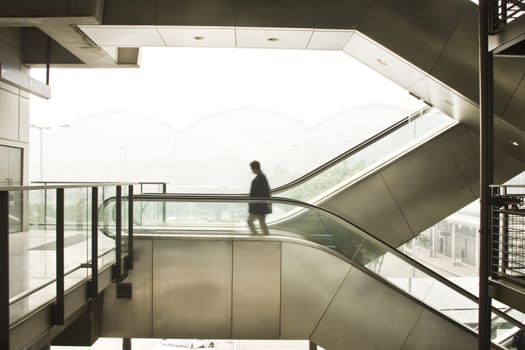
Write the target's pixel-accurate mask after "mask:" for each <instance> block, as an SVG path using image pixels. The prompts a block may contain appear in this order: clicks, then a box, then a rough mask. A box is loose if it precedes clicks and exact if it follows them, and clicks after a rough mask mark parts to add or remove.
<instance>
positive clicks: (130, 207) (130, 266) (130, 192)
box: [126, 185, 133, 270]
mask: <svg viewBox="0 0 525 350" xmlns="http://www.w3.org/2000/svg"><path fill="white" fill-rule="evenodd" d="M126 269H128V270H133V185H129V187H128V258H127V260H126Z"/></svg>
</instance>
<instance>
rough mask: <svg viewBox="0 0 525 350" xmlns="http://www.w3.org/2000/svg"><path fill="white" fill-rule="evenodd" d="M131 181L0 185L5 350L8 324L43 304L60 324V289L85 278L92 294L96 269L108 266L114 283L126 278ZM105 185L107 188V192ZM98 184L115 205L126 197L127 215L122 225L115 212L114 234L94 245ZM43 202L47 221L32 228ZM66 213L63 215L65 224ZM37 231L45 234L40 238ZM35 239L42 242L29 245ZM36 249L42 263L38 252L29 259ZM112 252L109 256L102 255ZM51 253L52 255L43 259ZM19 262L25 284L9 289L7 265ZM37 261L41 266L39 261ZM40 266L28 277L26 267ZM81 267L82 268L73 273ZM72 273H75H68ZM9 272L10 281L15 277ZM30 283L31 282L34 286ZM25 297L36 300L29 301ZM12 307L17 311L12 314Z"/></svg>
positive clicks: (0, 328) (0, 321) (1, 340)
mask: <svg viewBox="0 0 525 350" xmlns="http://www.w3.org/2000/svg"><path fill="white" fill-rule="evenodd" d="M136 185H137V184H135V183H96V184H95V183H85V184H75V185H72V184H67V185H54V186H16V187H0V249H1V251H0V253H1V256H2V257H1V258H0V259H2V260H1V264H0V276H1V277H0V308H1V309H2V310H3V312H2V313H1V316H0V348H1V349H9V345H10V340H9V338H10V328H11V326H12V325H13V324H16V322H18V321H20V320H21V319H23V318H24V317H27V315H29V314H31V313H32V312H33V311H35V310H37V309H40V308H41V307H43V306H44V305H50V306H51V315H50V316H49V320H50V322H51V324H52V325H63V324H64V322H65V319H64V318H65V314H66V313H67V312H66V311H67V310H65V309H66V305H65V294H66V291H67V290H68V289H69V288H72V287H73V286H76V285H78V284H79V283H82V282H85V283H86V285H87V293H86V295H87V297H88V298H96V297H97V295H98V275H99V272H100V271H101V270H100V268H107V267H109V266H111V268H112V279H113V281H114V282H119V281H121V280H122V279H124V278H125V277H126V275H127V270H129V269H131V268H132V267H133V264H132V259H133V221H132V218H133V188H134V186H136ZM110 188H112V189H113V191H109V189H110ZM101 189H107V190H108V191H109V192H114V193H115V197H114V198H115V200H116V201H117V203H118V207H121V204H122V201H123V200H126V201H127V212H126V213H124V215H126V216H127V217H128V218H129V220H128V222H127V223H126V224H125V225H123V224H122V217H123V213H122V211H123V210H117V211H116V212H115V218H114V220H115V222H116V225H115V232H116V235H117V237H118V238H117V239H115V240H114V241H111V242H110V245H108V246H105V247H102V248H101V247H100V245H99V210H98V207H99V205H100V204H101V203H102V202H103V200H104V197H103V196H102V197H101V198H99V194H100V192H101V191H100V190H101ZM123 190H124V191H125V194H124V195H123V194H122V191H123ZM111 195H113V194H111ZM101 201H102V202H101ZM43 207H45V208H48V211H47V212H46V215H47V216H48V217H49V221H50V223H49V224H46V225H45V226H42V224H41V223H38V225H37V226H38V228H37V229H35V228H34V226H33V225H31V217H33V216H35V215H36V216H37V217H39V215H40V214H41V212H42V208H43ZM66 218H68V219H69V222H68V225H66ZM72 218H73V219H72ZM74 218H77V221H76V225H74V222H73V221H74ZM37 221H40V220H37ZM123 228H124V229H123ZM79 232H80V233H79ZM42 235H45V239H44V240H43V241H42V237H43V236H42ZM48 240H49V242H50V243H49V242H48ZM20 242H24V244H20ZM38 242H40V243H45V244H44V245H43V246H42V245H41V246H36V247H35V246H34V245H35V244H38ZM75 244H83V245H84V246H83V247H81V250H82V253H81V254H79V252H80V250H79V249H77V250H75V248H73V246H74V245H75ZM39 250H42V251H43V252H44V253H43V254H42V256H45V262H43V261H42V260H38V259H39V257H37V258H36V260H35V259H33V257H34V256H35V254H36V255H37V254H38V251H39ZM49 250H51V251H52V250H54V254H51V255H49V254H48V251H49ZM101 250H102V252H101ZM88 251H89V252H90V254H89V253H88ZM113 252H114V254H115V255H114V258H110V259H104V257H105V256H107V255H110V254H111V253H113ZM53 255H54V258H51V259H50V260H49V257H50V256H53ZM12 259H13V260H12ZM99 259H103V262H104V266H99ZM48 260H49V261H48ZM20 262H22V264H21V266H25V268H26V270H25V271H23V272H22V273H23V274H26V275H27V276H25V278H24V279H23V280H24V281H26V283H25V284H24V285H21V286H16V288H10V287H15V286H14V285H13V286H10V278H9V276H10V273H12V271H11V270H12V269H11V270H10V265H14V264H16V265H15V266H18V267H20V266H19V265H20V264H19V263H20ZM42 264H44V265H45V266H41V265H42ZM109 264H112V265H109ZM48 265H49V269H48ZM15 266H13V267H15ZM42 269H44V270H46V271H47V270H50V271H47V272H45V273H44V275H38V276H33V277H35V278H36V279H35V281H32V280H31V279H32V277H31V275H30V272H31V270H39V271H40V270H42ZM82 270H83V271H84V272H81V273H80V274H79V273H78V272H79V271H82ZM17 273H20V272H17ZM77 274H78V276H77ZM72 275H75V276H74V277H73V278H72ZM11 277H12V278H11V280H12V281H15V280H20V279H19V278H18V279H15V278H13V276H11ZM66 277H67V278H68V279H69V280H68V281H66ZM31 282H36V285H35V284H32V283H31ZM72 283H73V284H72ZM53 285H54V286H53ZM53 289H54V291H53ZM31 298H34V299H33V300H36V299H38V301H34V302H30V299H31ZM24 305H25V306H24ZM12 309H13V310H15V309H16V310H17V312H16V313H15V314H13V315H12V314H11V310H12Z"/></svg>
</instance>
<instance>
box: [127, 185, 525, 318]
mask: <svg viewBox="0 0 525 350" xmlns="http://www.w3.org/2000/svg"><path fill="white" fill-rule="evenodd" d="M142 198H144V199H147V200H148V201H166V200H170V201H180V202H184V201H192V202H217V200H218V199H220V201H223V202H243V203H247V202H248V203H252V202H261V201H271V202H272V203H282V204H288V205H295V206H299V207H303V208H307V209H311V210H313V211H317V212H322V213H325V214H328V215H329V216H332V217H334V218H336V219H337V220H339V221H340V222H341V223H343V224H345V225H350V226H352V227H355V228H357V229H358V231H360V232H359V234H360V235H361V236H362V237H363V238H366V239H369V240H371V241H372V242H374V243H376V244H378V245H379V246H380V247H381V248H383V249H385V251H387V252H388V253H390V254H392V255H394V256H396V257H397V258H399V259H401V260H403V261H405V262H406V263H408V264H410V265H412V266H415V267H416V268H418V269H420V270H421V271H422V272H424V273H426V274H427V275H429V276H431V277H432V278H434V279H436V280H437V281H439V282H440V283H443V284H444V285H446V286H447V287H449V288H451V289H453V290H454V291H456V292H457V293H459V294H461V295H462V296H464V297H466V298H468V299H470V300H471V301H473V302H475V303H477V304H478V305H479V298H478V297H477V296H475V295H474V294H472V293H470V292H468V291H467V290H465V289H463V288H461V287H460V286H458V285H457V284H455V283H454V282H451V281H450V280H448V279H446V278H445V277H443V276H441V275H440V274H438V273H436V272H435V271H433V270H432V269H430V268H428V267H426V266H425V265H423V264H421V263H420V262H418V261H416V260H414V259H413V258H411V257H409V256H408V255H405V254H403V253H401V252H400V251H399V250H397V249H396V248H394V247H392V246H391V245H390V244H388V243H386V242H385V241H383V240H381V239H379V238H377V237H374V236H373V235H369V234H368V233H366V231H365V230H363V229H362V228H361V227H359V226H357V225H355V224H353V223H351V222H349V221H348V220H346V219H345V218H344V217H342V216H340V215H338V214H336V213H334V212H332V211H330V210H328V209H326V208H321V207H318V206H315V205H312V204H309V203H305V202H301V201H299V200H296V199H289V198H282V197H269V198H253V197H246V196H236V195H221V194H215V195H202V194H174V193H167V194H143V195H136V196H134V200H135V201H140V200H141V199H142ZM492 312H494V313H495V314H496V315H498V316H500V317H502V318H503V319H505V320H507V321H508V322H510V323H512V324H514V325H516V326H520V325H521V322H519V321H518V320H516V319H514V318H513V317H512V316H509V315H507V314H506V313H504V312H502V311H501V310H499V309H497V308H495V307H492Z"/></svg>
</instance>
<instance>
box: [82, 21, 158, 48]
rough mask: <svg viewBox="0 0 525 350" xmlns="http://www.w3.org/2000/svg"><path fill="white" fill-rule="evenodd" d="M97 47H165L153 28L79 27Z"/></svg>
mask: <svg viewBox="0 0 525 350" xmlns="http://www.w3.org/2000/svg"><path fill="white" fill-rule="evenodd" d="M79 28H80V29H81V30H82V31H83V32H84V33H85V34H86V35H87V36H88V37H89V38H90V39H91V40H93V41H94V42H95V43H96V44H97V45H98V46H118V47H144V46H153V47H155V46H165V43H164V41H163V40H162V37H161V36H160V34H159V32H158V30H157V27H155V26H96V25H95V26H94V25H89V26H79Z"/></svg>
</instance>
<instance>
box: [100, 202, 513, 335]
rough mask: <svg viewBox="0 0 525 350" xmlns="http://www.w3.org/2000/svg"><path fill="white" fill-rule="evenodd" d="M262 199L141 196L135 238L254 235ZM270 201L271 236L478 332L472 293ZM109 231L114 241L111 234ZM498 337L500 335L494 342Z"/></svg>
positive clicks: (382, 247)
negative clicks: (318, 253)
mask: <svg viewBox="0 0 525 350" xmlns="http://www.w3.org/2000/svg"><path fill="white" fill-rule="evenodd" d="M261 200H262V199H249V198H247V197H241V196H221V195H209V196H199V195H170V194H165V195H138V196H135V197H134V201H133V203H134V235H144V236H151V237H162V236H170V235H181V234H192V235H193V234H197V235H210V234H212V235H227V236H231V235H250V234H251V232H250V230H249V228H248V225H247V223H246V218H247V215H248V214H247V211H248V203H250V202H257V201H261ZM264 201H267V202H270V203H272V213H271V214H269V215H267V217H266V222H267V224H268V227H269V230H270V237H271V236H280V237H288V238H295V239H301V240H307V241H310V242H314V243H317V244H320V245H322V246H324V247H326V248H328V249H331V250H332V251H334V252H336V253H337V254H340V255H341V256H342V257H344V258H345V259H346V260H348V261H349V262H351V263H352V264H354V265H356V266H359V267H361V268H364V269H365V270H367V271H368V272H369V273H370V274H371V275H373V276H375V277H376V278H379V279H381V280H383V281H385V282H386V283H388V284H389V285H390V286H393V287H395V288H397V289H400V290H402V291H403V292H405V293H408V294H409V295H411V296H412V297H414V298H416V299H417V300H419V301H420V302H422V303H424V304H426V305H428V306H430V307H431V308H433V309H435V310H438V311H439V312H441V313H443V314H445V315H446V316H448V317H450V318H451V319H454V320H456V321H457V322H459V323H461V324H463V325H465V326H467V327H468V328H470V329H472V330H474V331H475V330H476V329H477V326H478V302H477V298H476V297H475V296H473V295H472V294H470V293H468V292H466V291H464V290H463V289H461V288H459V287H458V286H456V285H454V284H453V283H452V282H450V281H448V280H447V279H445V278H443V277H441V276H439V275H438V274H436V273H435V272H433V271H432V270H430V269H428V268H426V267H424V266H423V265H421V264H419V263H417V262H416V261H414V260H412V259H411V258H409V257H407V256H406V255H403V254H401V253H400V252H399V251H397V250H396V249H394V248H392V247H390V246H388V245H387V244H385V243H383V242H381V241H379V240H377V239H375V238H373V237H371V236H369V235H368V234H366V233H365V232H364V231H362V230H360V229H359V228H358V227H356V226H353V225H352V224H350V223H349V222H347V221H346V220H344V219H343V218H341V217H339V216H336V215H335V214H332V213H330V212H328V211H326V210H324V209H321V208H318V207H315V206H312V205H309V204H306V203H303V202H299V201H296V200H290V199H284V198H276V197H272V198H271V199H265V200H264ZM123 203H126V201H123ZM114 209H115V206H114V205H113V204H112V201H111V200H109V201H106V203H105V205H104V207H103V208H101V211H102V212H107V213H105V214H104V215H105V216H108V217H111V216H112V214H111V211H113V210H114ZM105 232H106V233H107V234H108V235H109V236H110V237H112V233H111V230H106V231H105ZM260 233H261V232H260V230H259V231H257V234H260ZM493 318H494V321H493V324H494V325H495V326H496V327H501V324H504V323H505V324H507V323H509V322H511V323H512V322H515V320H514V319H512V317H510V316H508V315H505V314H504V313H503V312H501V311H499V310H497V309H494V314H493ZM507 328H508V327H507ZM496 336H497V332H496V330H494V335H493V338H495V337H496Z"/></svg>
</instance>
